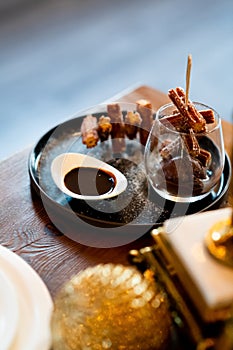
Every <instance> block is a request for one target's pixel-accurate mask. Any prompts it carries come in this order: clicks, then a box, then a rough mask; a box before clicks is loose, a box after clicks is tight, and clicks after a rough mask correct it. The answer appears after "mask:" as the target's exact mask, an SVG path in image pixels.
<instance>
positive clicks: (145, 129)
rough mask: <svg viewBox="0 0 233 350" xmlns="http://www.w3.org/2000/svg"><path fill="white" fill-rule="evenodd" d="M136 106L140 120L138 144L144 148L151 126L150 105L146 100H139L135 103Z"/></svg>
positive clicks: (151, 113) (151, 114) (151, 112)
mask: <svg viewBox="0 0 233 350" xmlns="http://www.w3.org/2000/svg"><path fill="white" fill-rule="evenodd" d="M136 105H137V112H138V113H139V114H140V116H141V118H142V122H141V127H140V130H139V134H140V142H141V144H142V145H143V146H145V145H146V142H147V138H148V135H149V132H150V129H151V127H152V124H153V111H152V104H151V102H150V101H148V100H144V99H141V100H138V101H137V102H136Z"/></svg>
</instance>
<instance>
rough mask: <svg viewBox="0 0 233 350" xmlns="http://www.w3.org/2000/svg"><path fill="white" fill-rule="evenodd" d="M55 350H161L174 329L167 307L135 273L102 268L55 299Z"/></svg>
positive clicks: (147, 280)
mask: <svg viewBox="0 0 233 350" xmlns="http://www.w3.org/2000/svg"><path fill="white" fill-rule="evenodd" d="M51 328H52V335H53V350H81V349H82V350H100V349H110V350H136V349H140V350H149V349H150V350H152V349H153V350H157V349H159V350H160V349H163V348H164V346H166V344H167V342H168V340H169V336H170V329H171V318H170V313H169V311H168V302H167V298H166V295H165V293H164V292H163V291H161V290H159V288H158V286H157V284H156V283H155V281H154V280H153V279H151V278H147V277H146V275H144V276H143V275H142V274H141V273H140V272H139V271H138V270H137V269H136V268H135V267H131V266H130V267H127V266H123V265H113V264H105V265H102V264H101V265H97V266H95V267H91V268H87V269H86V270H84V271H82V272H80V273H79V274H78V275H76V276H74V277H73V278H72V279H71V280H70V281H69V282H68V283H67V284H65V285H64V287H63V288H62V290H61V291H60V293H59V294H58V295H57V297H56V298H55V308H54V312H53V316H52V323H51Z"/></svg>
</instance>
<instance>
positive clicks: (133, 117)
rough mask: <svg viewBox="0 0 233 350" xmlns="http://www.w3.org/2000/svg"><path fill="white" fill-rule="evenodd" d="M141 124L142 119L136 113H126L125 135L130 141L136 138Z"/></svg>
mask: <svg viewBox="0 0 233 350" xmlns="http://www.w3.org/2000/svg"><path fill="white" fill-rule="evenodd" d="M141 122H142V118H141V117H140V114H139V113H138V112H131V111H130V112H127V114H126V116H125V134H126V135H127V137H128V138H129V139H130V140H133V139H135V138H136V136H137V132H138V128H139V126H140V125H141Z"/></svg>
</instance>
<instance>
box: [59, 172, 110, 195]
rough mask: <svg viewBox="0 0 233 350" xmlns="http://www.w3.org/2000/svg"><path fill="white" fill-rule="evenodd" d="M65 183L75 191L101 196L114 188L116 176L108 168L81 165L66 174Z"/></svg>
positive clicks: (69, 188)
mask: <svg viewBox="0 0 233 350" xmlns="http://www.w3.org/2000/svg"><path fill="white" fill-rule="evenodd" d="M64 183H65V186H66V187H67V188H68V190H70V191H71V192H73V193H76V194H80V195H83V196H99V195H101V194H105V193H109V192H111V191H112V190H113V189H114V187H115V185H116V178H115V176H114V175H113V174H112V173H110V172H107V171H106V170H102V169H96V168H90V167H79V168H74V169H72V170H71V171H70V172H68V173H67V174H66V176H65V178H64Z"/></svg>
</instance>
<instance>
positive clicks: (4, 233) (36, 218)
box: [0, 86, 233, 297]
mask: <svg viewBox="0 0 233 350" xmlns="http://www.w3.org/2000/svg"><path fill="white" fill-rule="evenodd" d="M139 98H146V99H149V100H151V101H152V103H153V107H154V108H155V109H157V108H158V107H159V106H161V105H162V104H164V103H166V102H167V101H168V98H167V96H166V95H165V94H163V93H161V92H159V91H157V90H154V89H152V88H150V87H147V86H140V87H138V88H136V89H134V90H132V91H129V90H128V91H124V92H123V93H122V94H120V95H118V96H117V98H116V99H117V100H121V101H127V102H135V101H136V100H138V99H139ZM116 99H114V100H116ZM223 130H224V139H225V147H226V150H227V152H228V153H229V154H230V150H231V146H232V135H233V125H231V124H229V123H227V122H223ZM30 150H31V149H30V148H27V149H25V150H24V151H22V152H19V153H17V154H15V155H13V156H12V157H10V158H9V159H7V160H5V161H3V162H2V163H1V164H0V174H1V175H0V176H1V177H0V189H1V191H0V198H1V211H0V244H2V245H3V246H5V247H7V248H9V249H11V250H12V251H14V252H16V253H17V254H19V255H20V256H21V257H22V258H23V259H25V260H26V261H27V262H28V263H29V264H30V265H31V266H32V267H33V268H34V269H35V270H36V271H37V273H38V274H39V275H40V276H41V278H42V279H43V281H44V282H45V284H46V285H47V287H48V289H49V291H50V293H51V295H52V297H54V296H55V294H56V293H57V291H58V289H59V288H60V287H61V285H62V284H63V283H64V282H65V281H67V280H68V279H69V278H70V277H71V276H72V275H74V274H75V273H77V272H79V271H80V270H81V269H83V268H85V267H87V266H92V265H96V264H98V263H101V262H102V263H107V262H113V263H127V253H128V251H129V250H130V249H133V248H135V249H137V248H140V247H144V246H146V245H147V244H150V243H152V242H151V238H150V237H141V238H140V239H138V240H137V241H134V242H132V243H130V244H127V245H125V246H121V247H117V248H109V249H98V248H91V247H87V246H83V245H81V244H78V243H76V242H73V241H71V240H70V239H68V238H67V237H66V236H64V235H62V234H61V233H60V232H59V231H58V230H57V229H56V228H55V227H54V225H53V224H52V223H51V221H50V220H49V218H48V216H47V214H46V212H45V210H44V208H43V205H42V202H41V201H40V199H39V197H37V196H36V195H35V194H34V193H33V192H32V191H31V187H30V180H29V174H28V156H29V153H30ZM232 203H233V196H232V190H231V191H230V193H229V196H228V201H227V203H226V205H230V206H232Z"/></svg>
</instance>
